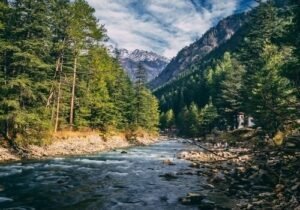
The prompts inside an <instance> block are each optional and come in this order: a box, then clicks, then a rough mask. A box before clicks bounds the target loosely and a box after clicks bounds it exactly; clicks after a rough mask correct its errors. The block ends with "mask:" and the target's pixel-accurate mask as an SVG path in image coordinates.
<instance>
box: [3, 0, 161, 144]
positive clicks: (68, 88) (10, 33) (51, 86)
mask: <svg viewBox="0 0 300 210" xmlns="http://www.w3.org/2000/svg"><path fill="white" fill-rule="evenodd" d="M94 12H95V11H94V9H93V8H91V7H90V6H89V5H88V4H87V2H86V1H84V0H75V1H71V0H70V1H68V0H58V1H46V0H41V1H32V0H11V1H1V3H0V139H7V140H8V141H9V142H11V143H12V144H15V143H18V144H22V145H27V144H31V143H37V144H42V143H43V139H46V138H47V137H49V136H50V137H51V135H50V134H51V133H53V132H57V131H59V130H65V129H68V130H69V129H71V130H91V129H93V130H100V131H107V130H109V129H118V130H128V129H136V128H138V127H141V128H143V129H145V130H147V131H149V132H152V131H156V128H157V126H158V118H159V115H158V102H157V100H156V99H155V97H154V96H152V94H151V92H150V91H149V90H147V89H146V88H145V82H146V81H145V78H144V70H143V69H139V71H138V73H137V82H136V83H135V84H133V83H132V82H130V80H129V78H128V76H127V75H126V74H125V73H124V71H123V69H122V68H121V66H120V65H119V63H118V61H117V60H116V59H114V58H112V57H110V56H109V54H108V52H107V50H106V49H105V48H104V47H103V45H102V41H103V40H105V39H106V38H107V37H106V33H105V32H106V31H105V29H104V27H103V26H101V25H99V24H98V21H97V18H96V17H95V16H94Z"/></svg>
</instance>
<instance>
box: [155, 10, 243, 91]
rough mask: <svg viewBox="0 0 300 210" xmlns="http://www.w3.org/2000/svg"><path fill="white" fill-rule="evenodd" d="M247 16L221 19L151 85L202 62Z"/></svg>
mask: <svg viewBox="0 0 300 210" xmlns="http://www.w3.org/2000/svg"><path fill="white" fill-rule="evenodd" d="M245 18H246V15H245V14H244V13H243V14H235V15H232V16H229V17H227V18H225V19H223V20H221V21H220V22H219V23H218V24H217V25H216V26H215V27H213V28H211V29H210V30H208V31H207V32H206V33H205V34H204V35H203V36H202V38H200V39H199V40H198V41H196V42H194V43H192V44H191V45H189V46H187V47H185V48H183V49H182V50H181V51H180V52H179V53H178V54H177V56H176V57H175V58H173V59H172V60H171V62H170V63H169V64H168V65H167V66H166V68H165V69H164V70H163V71H162V72H161V73H160V74H159V76H158V77H156V78H155V79H154V80H152V81H151V82H150V87H151V88H153V89H155V88H158V87H160V86H161V85H164V84H166V83H167V82H169V81H171V80H172V79H175V78H176V77H177V76H179V75H180V74H181V73H183V72H186V71H187V70H188V69H189V68H190V67H192V66H193V64H194V63H196V62H201V61H202V60H203V58H204V57H205V56H206V55H208V54H209V53H210V52H212V51H213V50H214V49H216V48H218V47H219V46H221V45H222V44H224V43H225V42H226V41H227V40H228V39H230V38H231V37H232V36H233V35H234V34H235V32H236V31H237V30H238V29H240V28H241V26H242V25H243V24H244V22H245Z"/></svg>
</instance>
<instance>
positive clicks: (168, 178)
mask: <svg viewBox="0 0 300 210" xmlns="http://www.w3.org/2000/svg"><path fill="white" fill-rule="evenodd" d="M159 177H164V178H166V179H167V180H172V179H177V178H178V177H177V176H176V175H175V173H165V174H163V175H159Z"/></svg>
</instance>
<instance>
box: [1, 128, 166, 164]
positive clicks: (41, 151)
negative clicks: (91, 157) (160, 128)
mask: <svg viewBox="0 0 300 210" xmlns="http://www.w3.org/2000/svg"><path fill="white" fill-rule="evenodd" d="M159 139H161V138H159V137H158V136H156V135H151V134H147V133H143V134H139V135H136V136H135V135H132V136H130V137H128V136H127V135H126V134H124V133H115V134H111V135H101V134H99V133H96V132H86V133H82V132H69V133H67V134H66V133H64V135H61V134H57V135H56V136H54V137H53V140H52V142H51V144H49V145H46V146H36V145H29V146H27V147H26V148H21V149H22V150H21V151H15V150H13V149H11V148H10V147H8V146H0V162H9V161H19V160H22V159H47V158H51V157H60V156H76V155H88V154H93V153H97V152H103V151H109V150H113V149H118V148H126V147H131V146H138V145H149V144H152V143H155V142H157V141H158V140H159Z"/></svg>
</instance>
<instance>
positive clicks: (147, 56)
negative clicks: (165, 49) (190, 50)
mask: <svg viewBox="0 0 300 210" xmlns="http://www.w3.org/2000/svg"><path fill="white" fill-rule="evenodd" d="M118 54H119V55H118V57H119V60H120V63H121V65H122V66H123V68H124V69H125V71H126V72H127V73H128V75H129V77H130V79H131V80H132V81H134V80H135V72H136V70H137V67H138V64H139V63H141V64H142V66H143V67H144V68H145V70H146V73H147V81H151V80H152V79H154V78H155V77H157V76H158V75H159V74H160V73H161V71H162V70H163V69H164V68H165V67H166V66H167V64H168V63H169V62H170V61H169V59H167V58H166V57H163V56H161V55H158V54H156V53H154V52H148V51H145V50H138V49H136V50H134V51H133V52H129V51H128V50H126V49H120V50H118Z"/></svg>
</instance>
